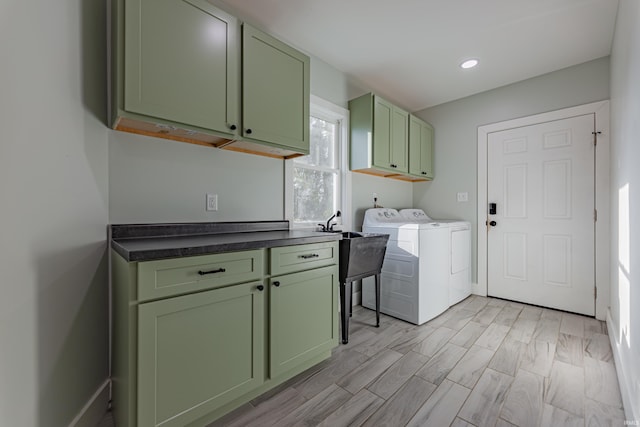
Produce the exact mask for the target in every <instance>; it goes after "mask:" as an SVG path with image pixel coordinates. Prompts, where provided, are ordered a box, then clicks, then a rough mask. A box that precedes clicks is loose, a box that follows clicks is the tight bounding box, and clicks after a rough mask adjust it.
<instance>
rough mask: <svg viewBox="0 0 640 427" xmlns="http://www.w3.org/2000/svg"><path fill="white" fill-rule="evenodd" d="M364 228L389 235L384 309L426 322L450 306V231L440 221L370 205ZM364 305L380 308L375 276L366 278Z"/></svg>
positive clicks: (382, 283) (382, 278) (382, 277)
mask: <svg viewBox="0 0 640 427" xmlns="http://www.w3.org/2000/svg"><path fill="white" fill-rule="evenodd" d="M362 231H363V232H365V233H382V234H388V235H389V241H388V243H387V251H386V254H385V258H384V263H383V265H382V273H381V274H380V288H381V289H380V311H381V312H383V313H385V314H388V315H390V316H393V317H397V318H399V319H402V320H406V321H407V322H410V323H414V324H417V325H421V324H423V323H425V322H427V321H428V320H431V319H433V318H434V317H436V316H438V315H439V314H441V313H442V312H444V311H445V310H446V309H447V308H449V286H448V284H449V273H448V269H447V268H446V266H447V264H448V262H449V255H448V251H446V250H442V248H446V247H448V246H449V240H450V232H449V227H448V226H442V225H441V224H439V223H438V222H424V223H421V222H416V221H414V220H407V219H406V218H403V217H402V216H401V215H400V214H399V212H398V211H397V210H395V209H388V208H374V209H368V210H367V211H366V213H365V216H364V223H363V225H362ZM362 305H363V306H365V307H367V308H371V309H375V287H374V279H373V278H366V279H363V281H362Z"/></svg>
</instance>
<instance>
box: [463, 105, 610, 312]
mask: <svg viewBox="0 0 640 427" xmlns="http://www.w3.org/2000/svg"><path fill="white" fill-rule="evenodd" d="M584 114H595V120H596V131H598V132H601V134H599V135H598V146H597V151H596V153H597V155H596V165H595V173H596V188H595V197H596V210H597V212H598V220H597V221H596V223H595V227H596V229H595V239H596V242H595V258H596V259H595V280H596V292H597V297H596V318H597V319H600V320H604V319H605V318H606V315H607V307H608V306H609V288H610V283H609V281H610V276H609V271H610V270H609V266H610V261H609V256H610V251H609V246H610V233H609V231H610V224H609V209H610V197H609V193H610V190H609V140H610V131H609V101H608V100H606V101H598V102H593V103H590V104H585V105H580V106H577V107H570V108H564V109H562V110H556V111H551V112H548V113H542V114H536V115H533V116H528V117H522V118H519V119H513V120H507V121H504V122H498V123H492V124H489V125H484V126H479V127H478V206H477V208H478V217H477V220H478V222H477V224H478V228H477V231H476V232H477V242H478V283H477V284H474V290H473V293H475V294H477V295H483V296H486V295H487V227H486V225H483V224H485V222H486V220H487V203H488V200H487V144H488V143H487V141H488V136H489V134H490V133H492V132H500V131H503V130H508V129H513V128H517V127H522V126H530V125H536V124H539V123H544V122H548V121H552V120H562V119H566V118H569V117H575V116H581V115H584Z"/></svg>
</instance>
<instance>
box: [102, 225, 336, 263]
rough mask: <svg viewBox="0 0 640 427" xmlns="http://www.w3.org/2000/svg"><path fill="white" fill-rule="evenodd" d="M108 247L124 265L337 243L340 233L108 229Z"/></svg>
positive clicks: (266, 228)
mask: <svg viewBox="0 0 640 427" xmlns="http://www.w3.org/2000/svg"><path fill="white" fill-rule="evenodd" d="M109 231H110V236H111V247H112V248H113V249H114V250H115V251H116V252H117V253H118V254H119V255H120V256H122V257H123V258H124V259H125V260H126V261H151V260H156V259H164V258H176V257H182V256H194V255H206V254H213V253H219V252H230V251H242V250H250V249H264V248H273V247H277V246H289V245H300V244H306V243H321V242H330V241H334V240H340V238H341V234H340V233H323V232H318V231H303V230H289V223H288V222H287V221H259V222H227V223H180V224H132V225H131V224H130V225H127V224H124V225H116V224H114V225H110V226H109Z"/></svg>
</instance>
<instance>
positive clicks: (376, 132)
mask: <svg viewBox="0 0 640 427" xmlns="http://www.w3.org/2000/svg"><path fill="white" fill-rule="evenodd" d="M373 109H374V111H373V165H374V166H376V167H378V168H383V169H387V170H391V171H394V172H398V173H407V172H408V170H409V166H408V160H409V157H408V153H409V149H408V143H409V140H408V137H409V132H408V130H409V127H408V126H409V122H408V120H409V113H407V112H406V111H404V110H402V109H401V108H398V107H396V106H395V105H393V104H391V103H390V102H388V101H386V100H384V99H382V98H380V97H379V96H375V97H374V105H373Z"/></svg>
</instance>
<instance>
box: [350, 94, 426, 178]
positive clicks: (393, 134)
mask: <svg viewBox="0 0 640 427" xmlns="http://www.w3.org/2000/svg"><path fill="white" fill-rule="evenodd" d="M349 110H350V113H351V118H350V124H351V169H352V170H354V171H357V172H363V173H369V174H372V175H379V176H385V177H391V178H396V179H402V180H406V181H414V180H415V179H413V178H411V177H409V176H408V173H409V113H408V112H406V111H405V110H403V109H402V108H399V107H397V106H395V105H393V104H392V103H390V102H388V101H386V100H385V99H383V98H381V97H379V96H377V95H374V94H371V93H368V94H366V95H363V96H361V97H359V98H356V99H353V100H351V101H349Z"/></svg>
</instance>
